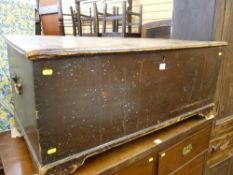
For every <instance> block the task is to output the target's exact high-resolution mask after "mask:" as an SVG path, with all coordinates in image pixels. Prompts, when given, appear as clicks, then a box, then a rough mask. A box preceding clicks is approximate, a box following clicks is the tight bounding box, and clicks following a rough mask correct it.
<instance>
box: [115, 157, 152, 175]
mask: <svg viewBox="0 0 233 175" xmlns="http://www.w3.org/2000/svg"><path fill="white" fill-rule="evenodd" d="M153 166H154V158H152V157H148V158H145V159H142V160H140V161H138V162H136V163H134V164H132V165H131V166H129V167H127V168H125V169H122V170H120V171H118V172H117V173H115V174H114V175H131V174H132V175H152V173H153Z"/></svg>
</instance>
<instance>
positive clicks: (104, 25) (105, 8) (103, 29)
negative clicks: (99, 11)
mask: <svg viewBox="0 0 233 175" xmlns="http://www.w3.org/2000/svg"><path fill="white" fill-rule="evenodd" d="M106 16H107V4H104V9H103V26H102V35H104V34H105V33H106Z"/></svg>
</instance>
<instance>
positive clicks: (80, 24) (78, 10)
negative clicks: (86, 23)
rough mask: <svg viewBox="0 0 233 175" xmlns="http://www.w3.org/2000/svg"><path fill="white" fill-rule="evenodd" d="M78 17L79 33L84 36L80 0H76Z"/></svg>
mask: <svg viewBox="0 0 233 175" xmlns="http://www.w3.org/2000/svg"><path fill="white" fill-rule="evenodd" d="M75 6H76V11H77V13H76V18H77V27H78V35H79V36H82V21H81V7H80V2H79V1H76V4H75Z"/></svg>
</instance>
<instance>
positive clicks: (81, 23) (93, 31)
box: [71, 0, 100, 36]
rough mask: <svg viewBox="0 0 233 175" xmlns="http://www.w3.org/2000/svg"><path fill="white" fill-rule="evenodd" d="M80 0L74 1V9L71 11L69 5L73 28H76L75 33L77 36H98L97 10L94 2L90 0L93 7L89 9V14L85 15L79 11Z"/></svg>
mask: <svg viewBox="0 0 233 175" xmlns="http://www.w3.org/2000/svg"><path fill="white" fill-rule="evenodd" d="M82 1H83V0H76V1H75V5H76V11H73V10H72V7H71V15H72V19H73V20H74V21H73V26H74V30H77V31H75V33H77V34H78V35H79V36H100V33H99V12H98V8H97V4H96V2H91V3H92V4H93V7H92V8H90V9H89V15H86V14H82V12H81V2H82ZM87 27H88V29H87Z"/></svg>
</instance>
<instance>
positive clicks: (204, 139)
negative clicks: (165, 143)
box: [158, 126, 211, 175]
mask: <svg viewBox="0 0 233 175" xmlns="http://www.w3.org/2000/svg"><path fill="white" fill-rule="evenodd" d="M210 129H211V127H210V126H208V127H206V128H204V129H202V130H200V131H198V132H196V133H195V134H193V135H191V136H189V137H187V138H185V139H183V140H182V141H181V142H179V143H177V144H175V145H173V146H171V147H169V148H168V149H166V150H164V151H161V152H159V157H158V166H159V167H158V174H159V175H168V174H171V173H172V172H173V171H175V170H176V169H178V168H179V167H181V166H182V165H184V164H185V163H187V162H188V161H190V160H192V159H193V158H194V157H195V156H197V155H198V154H200V153H201V152H203V151H204V150H206V149H208V146H209V136H210Z"/></svg>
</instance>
